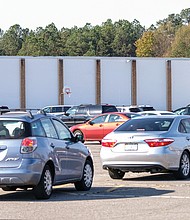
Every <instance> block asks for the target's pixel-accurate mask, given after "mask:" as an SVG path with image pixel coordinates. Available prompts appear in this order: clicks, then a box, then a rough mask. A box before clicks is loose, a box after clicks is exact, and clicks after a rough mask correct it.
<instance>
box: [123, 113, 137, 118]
mask: <svg viewBox="0 0 190 220" xmlns="http://www.w3.org/2000/svg"><path fill="white" fill-rule="evenodd" d="M125 115H126V116H127V117H128V118H135V117H139V116H141V115H140V114H137V113H126V114H125Z"/></svg>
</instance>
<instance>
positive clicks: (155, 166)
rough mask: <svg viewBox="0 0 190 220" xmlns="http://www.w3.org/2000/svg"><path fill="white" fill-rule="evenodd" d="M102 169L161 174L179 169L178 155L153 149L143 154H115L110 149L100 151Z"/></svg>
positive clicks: (164, 150) (103, 148) (104, 148)
mask: <svg viewBox="0 0 190 220" xmlns="http://www.w3.org/2000/svg"><path fill="white" fill-rule="evenodd" d="M100 157H101V161H102V166H103V169H108V168H112V169H119V170H122V171H124V172H127V171H132V172H152V173H153V172H162V171H169V170H170V171H175V170H178V168H179V161H180V153H179V152H178V153H177V152H175V151H170V150H169V149H163V148H162V149H161V148H159V149H155V150H154V151H149V152H144V153H132V152H129V153H115V152H112V151H111V150H110V148H106V147H102V149H101V151H100Z"/></svg>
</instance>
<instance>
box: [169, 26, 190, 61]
mask: <svg viewBox="0 0 190 220" xmlns="http://www.w3.org/2000/svg"><path fill="white" fill-rule="evenodd" d="M169 55H170V56H171V57H190V25H188V26H183V27H181V28H180V29H179V30H178V31H177V32H176V36H175V40H174V42H173V43H172V46H171V51H170V53H169Z"/></svg>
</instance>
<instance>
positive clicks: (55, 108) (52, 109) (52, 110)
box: [42, 105, 72, 116]
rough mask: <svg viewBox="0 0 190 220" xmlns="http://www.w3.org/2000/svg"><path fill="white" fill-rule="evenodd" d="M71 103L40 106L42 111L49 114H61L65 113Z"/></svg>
mask: <svg viewBox="0 0 190 220" xmlns="http://www.w3.org/2000/svg"><path fill="white" fill-rule="evenodd" d="M71 107H72V105H50V106H46V107H44V108H42V111H44V112H45V113H49V114H54V115H57V116H58V115H63V114H65V113H66V111H67V110H68V109H70V108H71Z"/></svg>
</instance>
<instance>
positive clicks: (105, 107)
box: [102, 105, 118, 113]
mask: <svg viewBox="0 0 190 220" xmlns="http://www.w3.org/2000/svg"><path fill="white" fill-rule="evenodd" d="M107 112H118V110H117V108H116V107H115V106H114V105H103V106H102V113H107Z"/></svg>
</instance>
